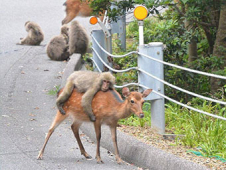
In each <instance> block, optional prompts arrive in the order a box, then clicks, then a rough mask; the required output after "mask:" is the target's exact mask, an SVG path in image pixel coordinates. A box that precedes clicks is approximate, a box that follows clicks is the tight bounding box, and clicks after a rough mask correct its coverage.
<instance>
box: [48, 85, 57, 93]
mask: <svg viewBox="0 0 226 170" xmlns="http://www.w3.org/2000/svg"><path fill="white" fill-rule="evenodd" d="M59 90H60V85H58V86H54V88H53V89H51V90H49V91H48V93H47V94H48V95H52V96H55V95H56V94H57V92H58V91H59Z"/></svg>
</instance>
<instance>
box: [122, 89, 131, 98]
mask: <svg viewBox="0 0 226 170" xmlns="http://www.w3.org/2000/svg"><path fill="white" fill-rule="evenodd" d="M122 95H123V96H124V97H128V96H129V95H130V91H129V88H128V87H123V89H122Z"/></svg>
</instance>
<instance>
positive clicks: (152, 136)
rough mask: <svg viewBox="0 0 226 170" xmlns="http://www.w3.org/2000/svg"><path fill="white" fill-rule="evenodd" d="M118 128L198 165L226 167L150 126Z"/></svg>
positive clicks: (222, 168) (219, 169)
mask: <svg viewBox="0 0 226 170" xmlns="http://www.w3.org/2000/svg"><path fill="white" fill-rule="evenodd" d="M118 130H120V131H122V132H124V133H126V134H128V135H131V136H134V137H136V138H137V139H138V140H140V141H141V142H144V143H145V144H148V145H152V146H154V147H156V148H159V149H162V150H164V151H166V152H168V153H172V154H174V155H176V156H179V157H181V158H184V159H186V160H189V161H193V162H196V163H198V164H200V165H204V166H206V167H208V168H210V169H212V170H225V169H226V163H223V162H222V161H220V160H216V159H214V158H207V157H201V156H197V155H195V154H193V153H189V152H187V151H188V150H197V149H195V148H189V147H185V146H183V145H180V144H177V143H176V141H175V139H174V137H172V136H168V137H164V136H162V135H159V134H157V133H156V132H154V131H153V130H151V128H150V127H133V126H125V125H120V127H118Z"/></svg>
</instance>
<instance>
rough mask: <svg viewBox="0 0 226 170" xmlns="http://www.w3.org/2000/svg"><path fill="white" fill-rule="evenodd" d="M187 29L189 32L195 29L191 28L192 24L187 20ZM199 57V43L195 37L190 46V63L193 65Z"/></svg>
mask: <svg viewBox="0 0 226 170" xmlns="http://www.w3.org/2000/svg"><path fill="white" fill-rule="evenodd" d="M185 27H186V29H187V30H188V31H190V30H192V29H194V28H193V27H192V26H191V22H190V21H187V20H186V21H185ZM197 55H198V54H197V41H196V37H195V36H193V37H192V38H191V40H190V43H189V44H188V62H189V63H191V62H192V61H195V60H196V59H197Z"/></svg>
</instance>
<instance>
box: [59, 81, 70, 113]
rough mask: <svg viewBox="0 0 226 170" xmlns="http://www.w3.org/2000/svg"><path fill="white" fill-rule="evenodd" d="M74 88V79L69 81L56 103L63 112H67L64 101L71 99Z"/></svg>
mask: <svg viewBox="0 0 226 170" xmlns="http://www.w3.org/2000/svg"><path fill="white" fill-rule="evenodd" d="M73 89H74V84H73V82H72V81H68V82H67V83H66V85H65V87H64V90H63V91H62V93H61V94H60V95H59V96H58V98H57V100H56V105H57V108H58V110H59V111H60V113H61V114H63V115H65V114H66V112H65V111H64V109H63V106H64V103H65V102H66V101H67V100H68V99H69V97H70V96H71V93H72V91H73Z"/></svg>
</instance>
